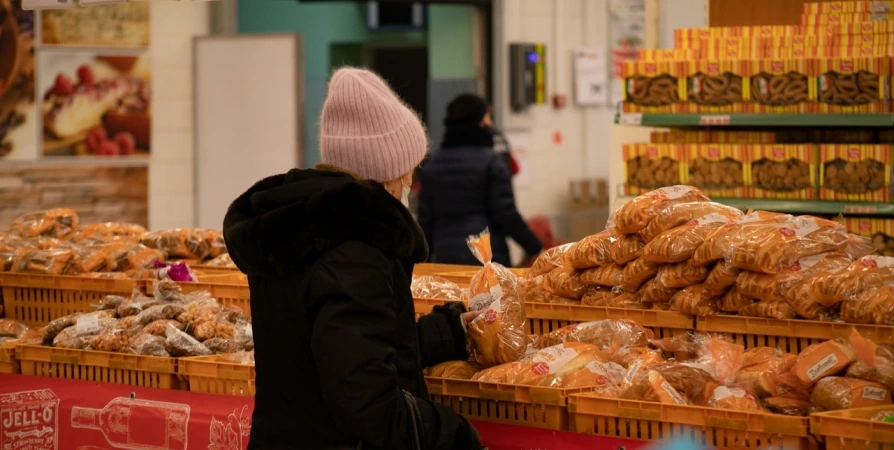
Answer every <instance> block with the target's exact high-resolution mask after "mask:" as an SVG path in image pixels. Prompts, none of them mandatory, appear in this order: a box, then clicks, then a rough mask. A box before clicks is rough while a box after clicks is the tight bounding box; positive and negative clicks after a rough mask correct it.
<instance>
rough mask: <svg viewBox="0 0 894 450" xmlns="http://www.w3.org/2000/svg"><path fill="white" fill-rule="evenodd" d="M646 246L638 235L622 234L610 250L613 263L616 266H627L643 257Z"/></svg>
mask: <svg viewBox="0 0 894 450" xmlns="http://www.w3.org/2000/svg"><path fill="white" fill-rule="evenodd" d="M645 245H646V244H645V242H643V239H642V238H641V237H639V236H638V235H636V234H622V235H620V236H618V239H617V240H615V241H614V242H612V245H611V248H610V249H609V250H610V252H611V258H612V261H614V262H615V264H627V263H629V262H630V261H633V260H634V259H636V258H639V257H640V255H642V251H643V247H644V246H645Z"/></svg>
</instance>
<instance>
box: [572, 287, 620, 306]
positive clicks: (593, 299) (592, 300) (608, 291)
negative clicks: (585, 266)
mask: <svg viewBox="0 0 894 450" xmlns="http://www.w3.org/2000/svg"><path fill="white" fill-rule="evenodd" d="M617 295H618V294H617V293H615V292H614V290H612V288H606V287H600V286H591V287H590V288H588V289H587V292H585V293H584V296H583V297H582V298H581V299H580V302H581V304H582V305H588V306H608V305H609V304H610V303H611V301H612V299H613V298H615V297H616V296H617Z"/></svg>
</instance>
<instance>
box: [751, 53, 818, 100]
mask: <svg viewBox="0 0 894 450" xmlns="http://www.w3.org/2000/svg"><path fill="white" fill-rule="evenodd" d="M742 65H743V66H744V68H745V72H744V75H745V76H746V77H747V79H748V86H747V89H746V90H747V94H748V97H747V99H746V102H747V104H746V105H745V106H744V107H743V108H744V111H745V112H750V113H797V112H808V111H809V110H810V105H811V102H812V101H813V100H815V99H816V89H815V88H814V86H815V83H813V80H814V75H815V74H814V71H813V66H812V64H810V61H809V60H806V59H754V60H750V61H744V62H743V64H742Z"/></svg>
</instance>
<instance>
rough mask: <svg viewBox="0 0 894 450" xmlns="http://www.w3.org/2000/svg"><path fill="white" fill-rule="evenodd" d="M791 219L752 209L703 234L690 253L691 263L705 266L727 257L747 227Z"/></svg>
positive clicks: (782, 215) (786, 216)
mask: <svg viewBox="0 0 894 450" xmlns="http://www.w3.org/2000/svg"><path fill="white" fill-rule="evenodd" d="M791 219H793V217H792V216H790V215H787V214H777V213H771V212H766V211H754V212H751V213H748V214H746V215H745V216H743V217H742V218H741V219H739V220H736V221H733V222H729V223H727V224H724V225H723V226H721V227H719V228H716V229H715V230H714V231H712V232H711V233H710V234H708V235H707V236H705V238H704V242H703V243H702V244H701V245H700V246H699V247H698V248H697V249H696V250H695V253H693V254H692V264H694V265H696V266H707V265H710V264H712V263H714V262H715V261H720V260H722V259H725V258H727V257H728V256H729V255H730V252H731V251H732V247H733V245H734V244H735V242H736V241H735V240H736V239H737V238H738V237H740V236H741V235H742V234H743V233H746V232H747V231H748V229H750V228H754V227H762V226H764V225H766V224H774V223H775V224H780V223H785V222H787V221H789V220H791Z"/></svg>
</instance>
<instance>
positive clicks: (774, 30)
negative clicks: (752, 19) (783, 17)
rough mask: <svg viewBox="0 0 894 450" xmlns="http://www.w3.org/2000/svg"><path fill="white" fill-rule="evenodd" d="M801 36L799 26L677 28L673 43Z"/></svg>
mask: <svg viewBox="0 0 894 450" xmlns="http://www.w3.org/2000/svg"><path fill="white" fill-rule="evenodd" d="M794 34H801V27H800V26H799V25H763V26H753V27H711V28H677V29H676V30H674V43H675V44H676V43H679V42H684V41H698V40H702V39H708V38H714V37H721V38H726V37H743V38H766V37H773V36H788V35H794Z"/></svg>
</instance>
